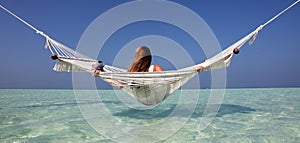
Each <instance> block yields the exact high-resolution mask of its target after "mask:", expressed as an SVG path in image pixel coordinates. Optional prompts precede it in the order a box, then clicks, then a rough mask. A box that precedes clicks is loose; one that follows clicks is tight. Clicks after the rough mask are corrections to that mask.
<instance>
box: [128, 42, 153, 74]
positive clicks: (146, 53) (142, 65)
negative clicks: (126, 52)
mask: <svg viewBox="0 0 300 143" xmlns="http://www.w3.org/2000/svg"><path fill="white" fill-rule="evenodd" d="M151 60H152V56H151V52H150V49H149V48H148V47H146V46H141V47H138V48H137V49H136V51H135V55H134V60H133V62H132V64H131V66H130V67H129V68H128V71H129V72H147V71H148V69H149V67H150V65H151Z"/></svg>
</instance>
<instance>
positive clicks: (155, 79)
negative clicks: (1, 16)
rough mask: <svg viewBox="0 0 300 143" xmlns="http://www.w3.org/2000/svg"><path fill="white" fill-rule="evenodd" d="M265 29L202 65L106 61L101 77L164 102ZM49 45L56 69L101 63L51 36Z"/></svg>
mask: <svg viewBox="0 0 300 143" xmlns="http://www.w3.org/2000/svg"><path fill="white" fill-rule="evenodd" d="M261 29H262V27H261V26H260V27H258V28H257V29H256V30H254V31H253V32H251V33H250V34H248V35H247V36H245V37H243V38H242V39H240V40H239V41H237V42H236V43H234V44H232V45H231V46H229V47H228V48H226V49H225V50H223V51H222V52H220V53H219V54H217V55H215V56H213V57H211V58H209V59H207V60H205V61H204V62H203V63H200V64H198V65H194V66H191V67H187V68H183V69H178V70H174V71H164V72H127V70H124V69H120V68H117V67H114V66H110V65H105V66H104V67H103V70H104V72H100V73H99V75H97V77H99V78H101V79H103V80H104V81H106V82H108V83H110V84H111V85H113V86H116V87H119V88H121V89H122V90H124V91H125V92H127V93H128V94H129V95H131V96H132V97H133V98H135V99H136V100H137V101H139V102H140V103H142V104H144V105H155V104H158V103H160V102H162V101H163V100H164V99H166V98H167V97H168V96H169V95H171V94H172V93H173V92H174V91H176V90H177V89H178V88H180V87H181V86H182V85H184V84H185V83H186V82H188V81H189V80H190V79H191V78H193V77H194V76H195V75H197V74H198V72H197V71H195V70H194V68H195V67H196V66H202V67H204V69H203V70H202V71H211V70H216V69H221V68H225V67H227V66H229V65H230V61H231V59H232V57H233V55H234V53H233V50H234V49H235V48H237V49H240V48H241V47H242V46H243V45H244V44H245V43H246V42H247V41H248V40H250V39H251V38H252V40H251V42H253V40H254V39H253V38H255V37H256V35H257V34H258V32H259V31H260V30H261ZM46 48H48V49H49V50H50V51H51V53H52V54H53V55H57V56H58V59H57V63H56V64H55V66H54V68H53V69H54V70H55V71H59V72H90V73H92V72H93V67H95V65H96V64H97V63H98V61H97V60H94V59H92V58H89V57H87V56H85V55H82V54H80V53H78V52H75V51H73V50H72V49H70V48H68V47H66V46H64V45H62V44H60V43H59V42H57V41H55V40H53V39H51V38H49V37H47V42H46Z"/></svg>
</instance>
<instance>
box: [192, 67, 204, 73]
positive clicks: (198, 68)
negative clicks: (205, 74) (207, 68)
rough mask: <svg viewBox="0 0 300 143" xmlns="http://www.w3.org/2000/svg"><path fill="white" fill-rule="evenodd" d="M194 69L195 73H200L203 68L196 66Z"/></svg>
mask: <svg viewBox="0 0 300 143" xmlns="http://www.w3.org/2000/svg"><path fill="white" fill-rule="evenodd" d="M194 69H195V70H196V71H197V72H201V71H202V70H203V69H204V67H202V66H196V67H195V68H194Z"/></svg>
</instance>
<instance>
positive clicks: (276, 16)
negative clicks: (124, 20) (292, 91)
mask: <svg viewBox="0 0 300 143" xmlns="http://www.w3.org/2000/svg"><path fill="white" fill-rule="evenodd" d="M298 2H300V0H297V1H296V2H294V3H293V4H291V5H290V6H289V7H287V8H286V9H284V10H283V11H281V12H280V13H278V14H277V15H275V16H274V17H273V18H271V19H270V20H269V21H267V22H266V23H264V24H263V25H260V30H261V29H262V28H263V27H265V26H266V25H268V24H269V23H271V22H272V21H274V20H275V19H276V18H278V17H279V16H280V15H282V14H283V13H284V12H286V11H287V10H289V9H290V8H292V7H293V6H294V5H296V4H297V3H298ZM0 8H2V9H3V10H4V11H6V12H7V13H9V14H10V15H12V16H13V17H15V18H17V19H18V20H20V21H21V22H23V23H24V24H25V25H27V26H28V27H29V28H31V29H33V30H34V31H35V32H36V34H40V35H42V36H44V37H46V38H49V36H48V35H46V34H44V32H42V31H40V30H38V29H37V28H35V27H34V26H32V25H31V24H29V23H28V22H26V21H25V20H23V19H22V18H20V17H19V16H17V15H16V14H14V13H13V12H11V11H10V10H8V9H6V8H5V7H4V6H2V5H1V4H0Z"/></svg>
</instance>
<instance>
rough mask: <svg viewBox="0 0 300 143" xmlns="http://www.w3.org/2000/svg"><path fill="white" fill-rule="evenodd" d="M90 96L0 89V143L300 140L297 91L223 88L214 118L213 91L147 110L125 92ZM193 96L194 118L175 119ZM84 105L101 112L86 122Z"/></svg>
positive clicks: (181, 116) (175, 97)
mask: <svg viewBox="0 0 300 143" xmlns="http://www.w3.org/2000/svg"><path fill="white" fill-rule="evenodd" d="M89 92H95V91H88V90H87V91H84V92H79V93H77V94H83V95H80V96H81V97H85V96H86V98H87V100H82V99H80V100H79V99H78V98H77V96H75V95H74V91H73V90H28V89H27V90H21V89H20V90H16V89H7V90H6V89H2V90H0V142H30V143H34V142H38V143H40V142H55V143H57V142H107V143H109V142H119V141H122V142H132V143H134V142H137V143H138V142H154V141H156V142H161V143H185V142H195V143H202V142H203V143H209V142H220V143H224V142H228V143H232V142H258V143H263V142H271V143H277V142H279V143H299V142H300V88H250V89H225V94H224V99H223V101H221V104H220V106H215V107H219V108H217V109H218V110H217V111H218V112H217V114H216V115H214V114H211V115H209V113H208V114H206V110H205V109H208V108H209V107H208V108H207V103H208V100H210V99H211V97H210V95H211V90H209V89H199V90H185V92H182V91H180V90H178V91H177V92H175V93H174V94H173V95H171V96H170V97H169V98H167V99H166V100H165V101H164V102H163V103H161V104H160V105H157V106H154V107H151V108H143V109H137V108H134V107H131V106H130V103H124V100H119V96H116V92H122V91H114V90H99V91H97V93H98V94H99V100H94V101H91V100H89V96H90V95H89ZM182 93H184V94H182ZM194 94H199V99H198V101H197V102H196V103H197V104H196V106H195V109H194V110H193V112H192V114H191V115H189V114H184V113H185V112H186V111H185V110H184V109H179V111H180V112H178V113H180V114H174V112H173V111H174V110H175V109H176V107H177V103H178V101H179V100H180V98H185V97H188V96H189V95H194ZM132 100H133V99H132ZM98 105H101V106H98ZM84 107H92V108H87V109H91V111H90V112H94V113H96V114H94V113H92V115H93V116H92V117H91V116H90V117H89V119H88V120H87V119H86V117H87V116H86V115H87V114H90V113H89V110H87V111H86V110H85V109H84ZM84 110H85V111H84ZM176 110H177V109H176ZM83 111H84V113H83ZM98 111H99V112H98ZM212 111H213V110H212ZM97 113H99V114H97ZM106 113H107V114H106ZM170 115H172V116H170ZM177 115H178V116H177ZM207 117H209V119H213V120H212V121H209V122H205V121H207V120H203V119H208V118H207ZM184 119H187V120H186V121H185V120H184ZM181 121H183V122H181ZM204 124H205V125H204ZM178 125H180V126H178ZM133 134H134V135H133ZM163 136H165V138H164V137H163Z"/></svg>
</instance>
